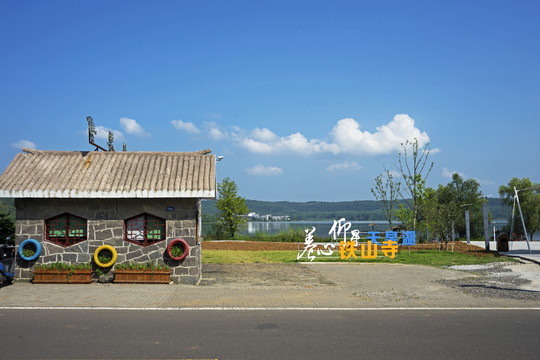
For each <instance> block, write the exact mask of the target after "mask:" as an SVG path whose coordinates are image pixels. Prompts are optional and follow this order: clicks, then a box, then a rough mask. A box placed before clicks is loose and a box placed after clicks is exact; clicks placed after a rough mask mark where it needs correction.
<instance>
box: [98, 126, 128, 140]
mask: <svg viewBox="0 0 540 360" xmlns="http://www.w3.org/2000/svg"><path fill="white" fill-rule="evenodd" d="M109 131H112V133H113V135H114V140H125V137H124V134H122V132H120V131H118V130H113V129H109V128H106V127H104V126H101V125H99V126H96V132H97V134H96V136H95V137H96V138H97V139H104V140H107V141H108V140H109Z"/></svg>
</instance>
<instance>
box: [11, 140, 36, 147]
mask: <svg viewBox="0 0 540 360" xmlns="http://www.w3.org/2000/svg"><path fill="white" fill-rule="evenodd" d="M11 146H13V147H14V148H16V149H22V148H28V149H37V146H36V144H34V143H33V142H32V141H30V140H19V141H17V142H16V143H14V144H11Z"/></svg>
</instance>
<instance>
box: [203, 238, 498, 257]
mask: <svg viewBox="0 0 540 360" xmlns="http://www.w3.org/2000/svg"><path fill="white" fill-rule="evenodd" d="M201 244H202V249H203V250H205V249H206V250H247V251H264V250H298V249H303V248H304V243H282V242H265V241H238V240H231V241H203V242H202V243H201ZM441 245H442V246H443V247H442V249H443V250H444V244H440V243H429V244H417V245H415V246H411V250H412V251H415V250H439V249H441ZM321 249H322V247H321ZM408 249H409V246H400V247H399V250H408ZM447 251H455V252H458V253H463V254H469V255H474V256H477V257H482V256H493V253H494V252H492V251H487V250H484V249H483V248H481V247H478V246H474V245H470V244H467V243H464V242H461V241H456V242H449V243H448V250H447Z"/></svg>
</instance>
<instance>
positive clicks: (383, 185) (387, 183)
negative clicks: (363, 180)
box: [371, 169, 401, 229]
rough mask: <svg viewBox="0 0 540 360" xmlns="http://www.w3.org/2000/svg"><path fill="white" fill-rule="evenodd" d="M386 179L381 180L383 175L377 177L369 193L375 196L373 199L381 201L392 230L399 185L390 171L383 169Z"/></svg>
mask: <svg viewBox="0 0 540 360" xmlns="http://www.w3.org/2000/svg"><path fill="white" fill-rule="evenodd" d="M384 171H385V174H386V178H385V179H383V174H379V175H377V177H376V178H375V187H374V188H371V193H372V194H373V196H375V199H377V200H379V201H382V203H383V210H384V214H385V216H386V219H387V220H388V223H389V224H390V229H392V219H393V218H394V213H395V212H396V210H395V208H396V203H397V197H398V194H399V188H400V185H401V183H400V182H399V181H395V180H394V176H393V175H392V173H391V172H390V171H388V170H387V169H384Z"/></svg>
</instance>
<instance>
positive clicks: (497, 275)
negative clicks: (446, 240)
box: [438, 263, 540, 301]
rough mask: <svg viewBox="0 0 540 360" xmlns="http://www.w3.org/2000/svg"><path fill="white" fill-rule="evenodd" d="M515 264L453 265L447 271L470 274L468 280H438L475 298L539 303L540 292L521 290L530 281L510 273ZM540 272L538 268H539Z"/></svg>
mask: <svg viewBox="0 0 540 360" xmlns="http://www.w3.org/2000/svg"><path fill="white" fill-rule="evenodd" d="M514 266H519V265H516V264H515V263H490V264H483V265H455V266H449V267H448V268H449V269H453V270H459V271H467V272H470V273H471V275H477V276H474V277H473V276H471V277H470V278H465V279H458V280H439V281H438V282H439V283H441V284H443V285H446V286H450V287H453V288H457V289H460V290H462V291H463V292H465V293H466V294H470V295H473V296H476V297H488V298H497V299H517V300H533V301H540V291H535V290H530V289H523V288H522V287H523V286H524V285H527V284H530V283H531V281H530V280H528V279H525V278H523V277H522V276H520V275H519V274H517V273H515V272H513V271H512V267H514ZM539 270H540V268H539Z"/></svg>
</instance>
